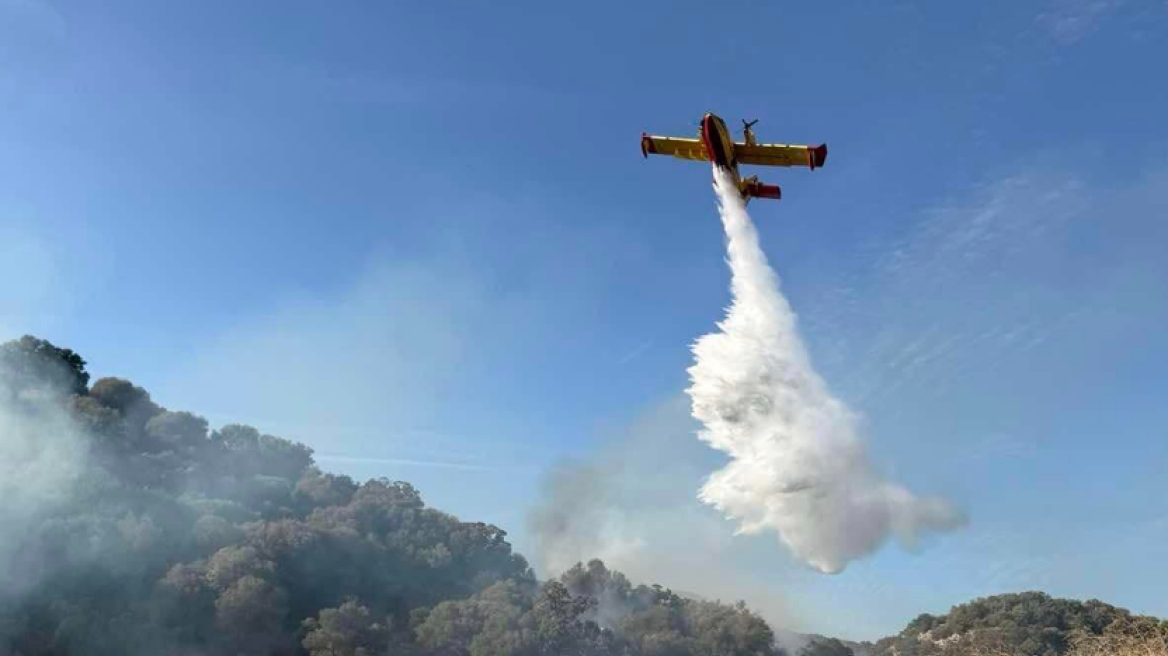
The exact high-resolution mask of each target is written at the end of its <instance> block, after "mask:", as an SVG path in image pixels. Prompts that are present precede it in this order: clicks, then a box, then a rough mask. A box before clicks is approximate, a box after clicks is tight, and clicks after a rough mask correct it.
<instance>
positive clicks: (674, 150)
mask: <svg viewBox="0 0 1168 656" xmlns="http://www.w3.org/2000/svg"><path fill="white" fill-rule="evenodd" d="M641 154H642V155H644V156H645V157H648V156H649V155H673V156H674V157H677V158H679V159H698V160H708V159H710V156H709V155H707V154H706V146H705V144H703V143H702V140H701V139H683V138H680V137H655V136H653V135H649V134H643V135H641Z"/></svg>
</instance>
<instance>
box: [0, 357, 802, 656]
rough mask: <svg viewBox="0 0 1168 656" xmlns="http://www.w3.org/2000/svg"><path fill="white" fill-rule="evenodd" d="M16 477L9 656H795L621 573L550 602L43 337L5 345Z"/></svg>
mask: <svg viewBox="0 0 1168 656" xmlns="http://www.w3.org/2000/svg"><path fill="white" fill-rule="evenodd" d="M0 468H2V469H0V474H2V475H3V476H2V477H0V492H3V496H0V521H2V522H3V524H0V529H2V530H0V656H9V655H13V656H14V655H17V654H19V655H21V656H39V655H50V654H51V655H54V656H56V655H68V654H78V655H83V656H84V655H90V654H93V655H101V656H105V655H109V656H113V655H118V656H127V655H128V656H138V655H142V656H145V655H147V654H149V655H151V656H156V655H163V656H166V655H182V656H219V655H223V656H228V655H232V656H234V655H237V654H249V655H252V654H256V655H261V656H262V655H265V654H270V655H279V656H293V655H297V656H298V655H308V656H359V655H360V656H378V655H383V654H399V655H400V654H407V655H412V656H426V655H431V654H440V655H442V656H552V655H559V654H578V655H579V656H617V655H620V656H639V655H641V654H659V655H664V654H670V655H671V656H673V655H675V656H722V655H723V654H736V655H737V654H741V655H743V656H746V655H748V654H749V655H750V656H779V653H780V651H779V650H778V648H777V647H776V646H775V644H774V634H773V633H772V631H771V629H770V627H769V626H768V625H767V624H766V622H764V621H763V620H762V619H760V618H759V617H758V616H757V615H755V614H754V613H753V612H751V611H750V610H748V609H747V608H746V607H745V606H743V605H736V606H730V605H726V604H720V603H715V602H706V601H693V600H688V599H682V598H680V597H678V596H677V595H675V594H673V593H672V592H671V591H670V590H669V589H667V588H663V587H660V586H645V585H634V584H632V583H631V582H630V581H629V580H628V579H627V578H625V577H624V575H622V574H620V573H618V572H614V571H612V570H609V569H608V568H607V566H605V565H604V564H603V563H602V562H600V561H599V560H592V561H589V562H588V564H587V565H586V566H585V565H583V564H578V565H577V566H573V567H570V568H569V569H568V570H567V571H565V572H564V573H563V575H562V576H561V577H560V578H559V579H556V580H551V581H545V582H540V581H538V580H536V578H535V576H534V574H533V572H532V570H531V568H530V567H528V564H527V561H526V560H525V559H524V558H523V557H522V556H520V555H519V554H517V553H514V552H513V551H512V549H511V545H510V543H509V542H508V541H507V539H506V538H507V534H506V532H505V531H503V530H501V529H500V528H498V527H496V526H492V525H488V524H483V523H480V522H467V521H460V520H459V519H457V518H455V517H452V516H451V515H448V514H446V513H443V512H441V511H438V510H435V509H433V508H428V507H426V505H425V504H424V503H423V501H422V498H421V495H420V493H419V492H418V491H417V490H416V489H414V487H413V486H411V485H410V484H408V483H405V482H400V481H388V480H385V479H374V480H369V481H366V482H365V483H362V484H358V483H356V482H355V481H353V480H351V479H350V478H348V477H346V476H334V475H332V474H328V473H325V472H323V471H321V470H320V469H318V468H317V467H316V466H315V465H314V462H313V457H312V450H311V449H310V448H308V447H306V446H304V445H303V444H298V443H295V442H290V441H288V440H284V439H281V438H278V437H275V436H272V435H266V434H264V433H261V432H260V431H258V430H256V429H255V428H252V427H250V426H243V425H228V426H224V427H222V428H219V429H217V430H209V426H208V424H207V421H206V420H205V419H203V418H202V417H199V416H198V415H195V414H192V413H189V412H184V411H174V410H168V409H166V408H163V407H161V406H159V405H158V404H157V403H155V402H154V401H153V400H152V399H151V397H150V394H149V393H148V392H147V391H146V390H144V389H142V388H141V387H138V386H136V385H134V384H133V383H131V382H130V381H128V380H124V379H120V378H102V379H100V380H97V381H96V382H94V383H93V384H92V385H90V384H89V374H88V373H87V372H86V369H85V361H84V360H83V359H82V358H81V357H80V356H79V355H77V354H76V353H73V352H72V351H70V350H68V349H62V348H58V347H56V346H54V345H52V344H50V343H49V342H46V341H44V340H40V339H36V338H33V337H25V338H23V339H20V340H16V341H12V342H7V343H4V344H0ZM663 646H664V647H663ZM663 649H664V650H663Z"/></svg>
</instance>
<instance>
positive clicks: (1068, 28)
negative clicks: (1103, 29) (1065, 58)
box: [1034, 0, 1124, 45]
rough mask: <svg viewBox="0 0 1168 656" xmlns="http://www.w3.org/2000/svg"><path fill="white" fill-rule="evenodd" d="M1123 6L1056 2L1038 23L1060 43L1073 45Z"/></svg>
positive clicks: (1114, 0)
mask: <svg viewBox="0 0 1168 656" xmlns="http://www.w3.org/2000/svg"><path fill="white" fill-rule="evenodd" d="M1123 5H1124V0H1055V1H1054V2H1051V3H1050V4H1049V5H1048V6H1047V7H1046V8H1045V9H1044V10H1043V11H1042V12H1040V13H1039V14H1038V15H1037V16H1036V17H1035V19H1034V20H1035V22H1036V23H1037V24H1038V25H1039V27H1041V28H1042V29H1043V30H1044V31H1045V32H1046V33H1047V34H1049V35H1050V37H1051V38H1052V39H1053V40H1054V41H1055V42H1056V43H1059V44H1061V45H1073V44H1075V43H1077V42H1079V41H1081V40H1082V39H1083V38H1084V37H1086V36H1087V35H1088V34H1090V33H1091V32H1093V31H1095V30H1096V29H1098V28H1099V27H1100V26H1101V25H1102V24H1103V22H1104V21H1106V20H1107V18H1108V17H1110V16H1111V15H1112V14H1114V13H1115V12H1117V11H1119V10H1120V9H1121V8H1122V7H1123Z"/></svg>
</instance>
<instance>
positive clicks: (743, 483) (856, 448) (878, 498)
mask: <svg viewBox="0 0 1168 656" xmlns="http://www.w3.org/2000/svg"><path fill="white" fill-rule="evenodd" d="M714 176H715V177H714V179H715V185H714V186H715V190H716V191H717V195H718V205H719V212H720V214H721V216H722V223H723V225H724V227H725V229H726V239H727V260H728V263H729V265H730V270H731V291H732V293H733V297H734V300H733V303H732V304H731V305H730V308H729V309H728V310H727V313H726V317H725V319H723V320H722V321H721V322H719V323H718V328H719V332H715V333H711V334H709V335H705V336H703V337H702V338H700V339H699V340H698V341H697V343H696V344H694V347H693V352H694V356H695V360H696V361H695V364H694V365H693V366H692V367H690V369H689V374H690V380H691V383H692V384H691V386H690V388H689V389H688V390H687V392H688V393H689V395H690V398H691V400H692V404H693V409H692V412H693V416H694V418H696V419H697V420H698V421H700V422H701V423H702V425H703V426H704V430H702V431H701V432H700V433H699V434H698V436H699V437H700V438H701V439H702V440H703V441H704V442H706V443H708V444H709V445H710V446H711V447H713V448H715V449H718V450H719V451H723V452H725V453H726V454H728V455H729V456H730V462H729V463H727V464H726V466H725V467H723V468H722V469H719V470H718V471H716V472H714V473H713V474H711V475H710V477H709V478H708V479H707V481H706V483H705V485H704V486H703V487H702V489H701V493H700V495H699V496H700V498H701V500H702V501H704V502H705V503H708V504H710V505H712V506H714V507H715V508H717V509H718V510H720V511H721V512H722V513H723V514H724V515H726V516H727V517H729V518H731V519H734V520H736V521H737V522H738V523H739V531H738V532H740V533H745V534H757V533H760V532H763V531H766V530H768V529H773V530H774V531H776V532H777V533H778V534H779V537H780V539H782V541H783V542H784V543H785V544H786V545H787V546H788V547H789V548H790V550H791V551H792V552H793V553H794V554H795V556H797V557H798V558H799V559H801V560H803V561H805V562H806V563H808V564H809V565H811V566H812V567H814V568H816V569H818V570H820V571H821V572H825V573H838V572H841V571H843V569H844V568H845V567H846V566H847V564H848V563H849V562H850V561H852V560H854V559H856V558H859V557H861V556H863V555H865V554H868V553H871V552H872V551H874V550H876V549H877V548H878V547H879V546H880V545H881V544H882V543H883V542H884V541H885V540H886V539H887V538H888V537H889V536H890V535H891V536H894V537H895V538H896V539H897V540H898V541H899V542H900V543H901V544H902V545H905V546H909V547H911V546H912V545H913V543H914V542H915V541H916V538H917V536H918V535H919V534H920V533H922V532H924V531H943V530H949V529H952V528H955V527H957V526H959V525H961V524H963V523H964V521H965V517H964V514H963V513H962V512H961V511H960V510H958V509H956V508H954V507H953V506H951V505H950V504H949V503H947V502H946V501H944V500H941V499H937V498H922V497H917V496H914V495H913V494H912V493H911V492H909V491H908V490H907V489H905V488H904V487H902V486H900V485H898V484H896V483H894V482H892V481H889V480H888V479H886V478H885V477H884V476H883V475H881V473H880V472H878V471H877V470H876V468H875V467H874V465H873V463H872V461H871V459H870V457H869V455H868V452H867V449H866V447H865V444H864V441H863V440H862V439H861V437H860V435H859V434H858V431H857V421H856V417H855V415H854V414H853V413H852V412H851V411H850V410H849V409H848V408H847V407H846V406H845V405H844V404H843V403H841V402H840V401H839V399H836V398H835V397H834V396H832V394H831V392H830V391H829V390H828V388H827V385H826V383H825V382H824V381H823V379H822V378H820V377H819V375H818V374H817V373H816V372H815V369H814V368H813V367H812V365H811V360H810V357H809V356H808V354H807V350H806V348H805V347H804V345H803V342H802V340H801V338H800V336H799V332H798V330H797V327H796V320H795V314H794V312H793V311H792V310H791V306H790V304H789V303H788V302H787V299H786V298H784V297H783V295H782V294H781V293H780V291H779V280H778V276H776V275H775V272H774V271H773V270H772V269H771V267H770V265H769V264H768V263H767V259H766V256H765V255H764V254H763V252H762V249H761V248H760V246H759V243H758V233H757V232H756V230H755V227H754V224H753V223H752V222H751V220H750V216H749V215H748V214H747V213H746V206H745V203H744V202H743V200H742V198H741V197H740V196H739V194H738V191H737V189H736V187H735V184H734V182H733V180H732V179H731V178H730V177H729V175H728V174H726V173H725V172H723V171H721V170H718V169H716V168H715V172H714Z"/></svg>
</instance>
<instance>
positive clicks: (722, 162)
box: [641, 112, 827, 202]
mask: <svg viewBox="0 0 1168 656" xmlns="http://www.w3.org/2000/svg"><path fill="white" fill-rule="evenodd" d="M757 122H758V121H757V120H754V121H751V122H749V123H748V122H746V121H742V139H743V140H742V141H734V140H733V138H732V137H731V136H730V130H729V129H727V128H726V122H725V121H723V120H722V119H721V118H719V117H718V116H717V115H715V114H713V113H711V112H706V114H705V115H704V116H702V121H701V127H700V128H699V129H698V138H697V139H687V138H681V137H658V136H655V135H651V134H645V133H642V134H641V154H642V155H643V156H644V157H646V158H648V157H649V155H672V156H674V157H677V158H679V159H690V160H700V161H709V162H713V163H714V164H716V165H718V166H719V167H721V168H723V169H726V170H727V171H729V172H730V173H731V174H732V175H733V176H734V181H735V182H736V183H737V184H738V191H739V192H740V193H741V194H742V198H743V200H745V201H746V202H750V199H751V198H772V199H775V200H778V199H779V198H782V195H783V192H782V190H781V189H779V186H778V185H768V184H764V183H762V182H759V181H758V176H756V175H752V176H750V177H747V178H744V177H742V176H741V175H740V174H739V172H738V165H739V164H753V165H756V166H806V167H807V168H809V169H811V170H813V171H814V170H815V169H817V168H820V167H822V166H823V164H824V162H826V161H827V144H820V145H818V146H798V145H792V144H760V143H758V142H757V141H755V138H754V132H753V131H752V130H751V128H752V127H754V124H755V123H757Z"/></svg>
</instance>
